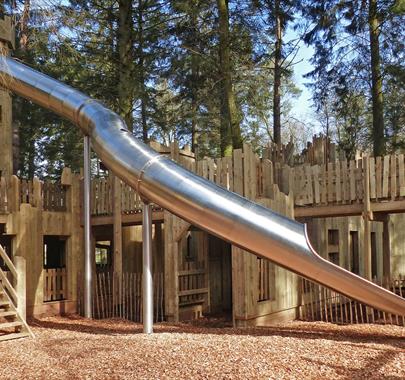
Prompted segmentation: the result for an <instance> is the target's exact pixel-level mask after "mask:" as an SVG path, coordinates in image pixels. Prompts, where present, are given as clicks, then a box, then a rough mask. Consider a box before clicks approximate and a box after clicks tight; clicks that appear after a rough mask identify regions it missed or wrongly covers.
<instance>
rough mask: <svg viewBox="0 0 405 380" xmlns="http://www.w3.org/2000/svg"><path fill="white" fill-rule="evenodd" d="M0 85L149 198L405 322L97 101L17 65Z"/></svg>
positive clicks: (368, 289)
mask: <svg viewBox="0 0 405 380" xmlns="http://www.w3.org/2000/svg"><path fill="white" fill-rule="evenodd" d="M0 76H1V79H0V80H1V83H0V84H1V85H3V86H4V87H7V88H8V89H10V90H11V91H12V92H14V93H15V94H17V95H20V96H22V97H24V98H26V99H29V100H31V101H33V102H35V103H37V104H39V105H40V106H43V107H45V108H47V109H49V110H52V111H54V112H55V113H57V114H59V115H60V116H62V117H65V118H67V119H69V120H70V121H72V122H73V123H74V124H76V125H77V126H79V127H80V128H81V130H82V132H83V133H84V134H85V135H88V136H89V137H90V139H91V144H92V147H93V149H94V151H95V152H96V153H97V155H98V156H99V157H100V159H101V160H102V161H103V163H104V164H105V165H106V166H107V167H108V168H109V169H110V170H112V171H113V172H114V174H116V175H117V176H118V177H119V178H121V179H122V180H123V181H124V182H126V183H127V184H128V185H130V186H132V187H133V188H134V189H136V190H137V191H138V192H139V193H140V194H141V195H142V196H143V197H144V198H146V199H148V200H149V201H151V202H154V203H157V204H158V205H160V206H162V207H163V208H165V209H167V210H169V211H170V212H172V213H173V214H176V215H178V216H179V217H181V218H183V219H185V220H187V221H188V222H190V223H192V224H193V225H196V226H198V227H200V228H201V229H203V230H205V231H208V232H209V233H211V234H213V235H216V236H218V237H220V238H222V239H224V240H227V241H229V242H230V243H232V244H234V245H236V246H238V247H241V248H243V249H245V250H247V251H250V252H252V253H254V254H256V255H258V256H261V257H263V258H266V259H270V260H272V261H273V262H275V263H276V264H278V265H281V266H282V267H284V268H287V269H289V270H291V271H293V272H295V273H297V274H300V275H302V276H304V277H306V278H308V279H310V280H313V281H315V282H317V283H319V284H322V285H325V286H327V287H329V288H330V289H333V290H336V291H337V292H339V293H342V294H344V295H346V296H348V297H350V298H352V299H354V300H357V301H360V302H362V303H364V304H367V305H369V306H372V307H374V308H376V309H380V310H383V311H385V312H389V313H393V314H397V315H405V299H403V298H401V297H399V296H396V295H395V294H393V293H391V292H389V291H387V290H385V289H383V288H381V287H379V286H377V285H375V284H373V283H371V282H369V281H367V280H365V279H363V278H361V277H359V276H356V275H355V274H353V273H351V272H349V271H347V270H345V269H343V268H340V267H338V266H336V265H334V264H332V263H330V262H328V261H326V260H324V259H323V258H321V257H320V256H319V255H318V254H317V253H316V252H315V251H314V250H313V248H312V247H311V244H310V243H309V241H308V237H307V232H306V228H305V226H304V225H302V224H300V223H298V222H295V221H294V220H290V219H288V218H286V217H284V216H281V215H279V214H276V213H274V212H272V211H270V210H269V209H266V208H264V207H262V206H260V205H257V204H255V203H253V202H251V201H249V200H247V199H245V198H243V197H241V196H239V195H237V194H235V193H232V192H229V191H226V190H224V189H222V188H221V187H219V186H217V185H215V184H214V183H212V182H209V181H207V180H205V179H203V178H201V177H199V176H197V175H195V174H193V173H191V172H189V171H188V170H186V169H183V168H182V167H180V166H179V165H177V164H176V163H175V162H173V161H171V160H169V159H167V158H165V157H163V156H161V155H159V154H158V153H156V152H155V151H153V150H152V149H151V148H149V147H148V146H146V145H144V144H143V143H142V142H140V141H138V140H137V139H135V138H134V137H133V136H132V134H131V133H130V132H129V131H128V129H127V126H126V125H125V123H124V122H123V120H122V119H121V118H120V117H119V116H118V115H116V114H115V113H113V112H112V111H110V110H108V109H107V108H106V107H104V106H103V105H102V104H100V103H99V102H97V101H95V100H92V99H90V98H89V97H87V96H86V95H84V94H82V93H80V92H78V91H76V90H74V89H72V88H71V87H69V86H66V85H64V84H61V83H60V82H58V81H56V80H54V79H51V78H50V77H48V76H45V75H43V74H40V73H38V72H36V71H34V70H32V69H30V68H29V67H27V66H24V65H22V64H20V63H18V62H16V61H15V60H13V59H11V58H7V57H4V58H1V61H0Z"/></svg>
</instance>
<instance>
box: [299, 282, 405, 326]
mask: <svg viewBox="0 0 405 380" xmlns="http://www.w3.org/2000/svg"><path fill="white" fill-rule="evenodd" d="M374 282H375V283H376V284H377V285H380V286H384V287H385V288H386V289H388V290H390V291H392V292H394V293H396V294H397V295H399V296H400V297H405V278H399V279H395V280H391V281H380V282H379V281H377V280H374ZM301 294H302V306H301V318H302V319H303V320H306V321H323V322H331V323H336V324H357V323H380V324H396V325H400V326H405V316H398V315H392V314H390V313H386V312H383V311H380V310H377V309H374V308H372V307H369V306H366V305H363V304H361V303H360V302H357V301H353V300H351V299H350V298H348V297H345V296H343V295H341V294H339V293H337V292H335V291H333V290H330V289H328V288H325V287H324V286H321V285H318V284H315V283H313V282H311V281H309V280H306V279H301Z"/></svg>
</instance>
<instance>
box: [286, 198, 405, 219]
mask: <svg viewBox="0 0 405 380" xmlns="http://www.w3.org/2000/svg"><path fill="white" fill-rule="evenodd" d="M370 207H371V211H372V212H373V213H386V214H397V213H405V200H396V201H385V202H384V201H381V202H371V203H370ZM363 212H364V204H363V203H354V204H344V205H325V206H308V207H306V206H295V208H294V214H295V217H296V218H304V217H312V218H326V217H335V216H353V215H362V213H363Z"/></svg>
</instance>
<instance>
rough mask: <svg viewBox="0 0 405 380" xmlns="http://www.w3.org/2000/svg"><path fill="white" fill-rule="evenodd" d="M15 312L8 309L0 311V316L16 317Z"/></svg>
mask: <svg viewBox="0 0 405 380" xmlns="http://www.w3.org/2000/svg"><path fill="white" fill-rule="evenodd" d="M16 316H17V313H16V312H15V311H13V310H10V311H0V318H4V317H16Z"/></svg>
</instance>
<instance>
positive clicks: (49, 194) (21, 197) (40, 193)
mask: <svg viewBox="0 0 405 380" xmlns="http://www.w3.org/2000/svg"><path fill="white" fill-rule="evenodd" d="M66 192H67V187H66V186H64V185H62V184H61V183H57V182H50V181H45V182H42V181H40V180H39V179H37V178H34V179H33V180H28V179H19V178H17V177H16V176H12V177H9V178H7V179H6V178H5V177H1V178H0V213H9V212H14V211H18V210H19V209H20V205H21V204H29V205H31V206H32V207H39V208H42V209H43V210H45V211H57V212H66V211H67V200H66Z"/></svg>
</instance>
